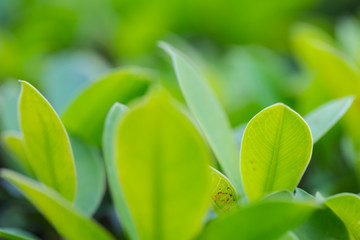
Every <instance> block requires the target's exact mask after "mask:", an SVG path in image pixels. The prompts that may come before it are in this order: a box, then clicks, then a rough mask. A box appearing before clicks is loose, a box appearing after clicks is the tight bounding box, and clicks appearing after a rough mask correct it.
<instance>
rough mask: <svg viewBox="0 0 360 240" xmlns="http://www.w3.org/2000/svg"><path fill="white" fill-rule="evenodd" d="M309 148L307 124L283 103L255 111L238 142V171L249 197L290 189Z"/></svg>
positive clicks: (301, 170) (294, 184) (307, 156)
mask: <svg viewBox="0 0 360 240" xmlns="http://www.w3.org/2000/svg"><path fill="white" fill-rule="evenodd" d="M311 152H312V138H311V133H310V129H309V127H308V125H307V124H306V122H305V121H304V120H303V119H302V118H301V117H300V115H298V114H297V113H296V112H294V111H293V110H291V109H290V108H288V107H287V106H285V105H283V104H275V105H272V106H270V107H268V108H266V109H264V110H262V111H261V112H260V113H258V114H257V115H256V116H255V117H254V118H253V119H252V120H251V121H250V122H249V124H248V125H247V127H246V129H245V133H244V137H243V141H242V146H241V153H240V155H241V173H242V178H243V181H244V188H245V192H246V195H247V197H248V198H249V199H250V200H256V199H259V198H261V197H263V196H265V195H266V194H269V193H272V192H275V191H280V190H290V191H293V190H294V189H295V187H296V186H297V184H298V182H299V181H300V178H301V176H302V174H303V173H304V170H305V168H306V167H307V165H308V163H309V160H310V157H311Z"/></svg>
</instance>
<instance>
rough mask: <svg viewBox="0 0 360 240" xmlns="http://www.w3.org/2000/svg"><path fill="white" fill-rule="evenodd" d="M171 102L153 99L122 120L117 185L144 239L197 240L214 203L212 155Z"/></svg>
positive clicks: (117, 160) (155, 95) (193, 128)
mask: <svg viewBox="0 0 360 240" xmlns="http://www.w3.org/2000/svg"><path fill="white" fill-rule="evenodd" d="M171 101H172V100H171V99H170V98H168V96H164V94H161V95H160V94H159V95H158V94H155V93H154V94H153V95H152V97H151V98H150V99H148V100H147V101H146V102H145V103H144V104H143V105H140V106H138V107H136V108H134V109H133V110H131V111H130V112H129V113H127V114H126V115H125V116H124V118H123V120H122V121H121V122H120V126H119V129H118V131H117V136H116V139H115V144H116V145H115V146H116V155H115V156H116V164H115V165H116V166H117V168H116V169H117V175H118V178H119V181H120V182H119V184H120V185H121V186H122V189H123V191H124V194H125V196H126V200H127V203H128V206H129V208H130V211H131V213H132V216H133V219H134V221H135V224H136V228H137V231H138V234H139V238H140V239H189V238H191V237H193V236H194V235H195V234H196V233H197V232H198V231H199V229H200V226H201V222H202V220H203V217H204V215H205V213H206V210H207V207H208V205H209V203H210V199H209V196H210V174H209V169H208V166H207V165H208V164H209V163H210V161H211V155H210V153H209V151H208V149H207V146H206V144H205V142H204V141H203V139H202V138H201V136H200V134H199V133H198V132H197V129H196V128H195V127H194V126H193V124H192V122H191V121H190V120H189V119H188V118H187V117H186V116H185V115H184V114H183V113H182V112H181V111H180V110H179V109H178V108H176V107H175V106H176V105H174V104H171ZM144 199H145V200H146V201H144Z"/></svg>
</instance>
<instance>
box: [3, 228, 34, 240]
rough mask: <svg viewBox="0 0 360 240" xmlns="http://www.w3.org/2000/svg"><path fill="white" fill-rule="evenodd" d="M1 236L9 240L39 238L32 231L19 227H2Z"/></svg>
mask: <svg viewBox="0 0 360 240" xmlns="http://www.w3.org/2000/svg"><path fill="white" fill-rule="evenodd" d="M0 237H1V238H3V239H8V240H39V238H37V237H35V236H34V235H32V234H31V233H28V232H26V231H24V230H22V229H17V228H0Z"/></svg>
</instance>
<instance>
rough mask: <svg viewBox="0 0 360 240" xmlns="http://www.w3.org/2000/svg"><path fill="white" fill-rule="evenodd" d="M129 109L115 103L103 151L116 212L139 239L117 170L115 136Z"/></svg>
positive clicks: (107, 122)
mask: <svg viewBox="0 0 360 240" xmlns="http://www.w3.org/2000/svg"><path fill="white" fill-rule="evenodd" d="M128 110H129V109H128V108H127V107H126V106H125V105H122V104H120V103H115V104H114V105H113V106H112V107H111V109H110V111H109V113H108V115H107V117H106V120H105V128H104V135H103V151H104V160H105V165H106V171H107V176H108V181H109V187H110V193H111V196H112V198H113V202H114V205H115V209H116V212H117V214H118V216H119V218H120V220H121V224H122V226H123V227H124V229H125V232H126V234H127V235H128V236H129V238H130V239H139V237H138V234H137V231H136V227H135V223H134V220H133V218H132V216H131V212H130V209H129V207H128V204H127V202H126V199H125V195H124V192H123V190H122V186H121V184H120V181H119V178H118V176H117V171H116V164H115V163H116V157H115V155H116V145H115V138H116V132H117V129H118V126H119V124H120V120H122V118H123V116H124V114H125V113H126V112H127V111H128Z"/></svg>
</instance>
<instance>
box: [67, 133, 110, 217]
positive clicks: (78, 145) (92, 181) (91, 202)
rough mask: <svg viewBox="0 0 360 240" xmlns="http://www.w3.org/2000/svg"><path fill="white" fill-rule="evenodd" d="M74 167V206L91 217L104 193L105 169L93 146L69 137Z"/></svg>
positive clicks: (98, 153)
mask: <svg viewBox="0 0 360 240" xmlns="http://www.w3.org/2000/svg"><path fill="white" fill-rule="evenodd" d="M70 140H71V145H72V147H73V151H74V159H75V165H76V178H77V191H76V196H75V202H74V204H75V206H76V207H77V208H78V209H79V210H82V212H83V213H84V214H85V215H87V216H91V215H92V214H93V213H94V212H95V211H96V209H97V207H98V206H99V205H100V202H101V200H102V198H103V196H104V193H105V169H104V166H103V161H102V159H101V156H100V152H99V151H98V150H97V149H96V148H95V147H93V146H89V145H88V144H86V143H84V142H82V141H81V140H80V139H77V138H76V137H73V136H71V137H70Z"/></svg>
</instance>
